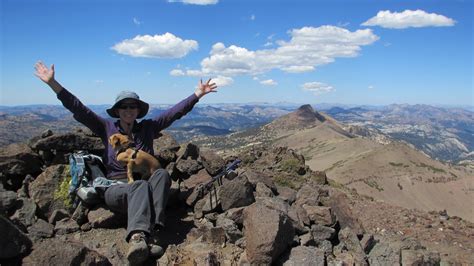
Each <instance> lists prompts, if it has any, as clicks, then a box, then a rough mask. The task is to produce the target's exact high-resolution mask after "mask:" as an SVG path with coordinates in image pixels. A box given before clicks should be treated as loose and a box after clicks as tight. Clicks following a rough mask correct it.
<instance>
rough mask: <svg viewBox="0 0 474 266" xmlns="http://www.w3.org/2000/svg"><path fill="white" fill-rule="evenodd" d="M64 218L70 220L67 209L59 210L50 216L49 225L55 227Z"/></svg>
mask: <svg viewBox="0 0 474 266" xmlns="http://www.w3.org/2000/svg"><path fill="white" fill-rule="evenodd" d="M64 218H69V213H68V212H67V211H66V210H65V209H57V210H54V211H53V213H52V214H51V215H50V216H49V219H48V223H50V224H52V225H55V224H56V222H57V221H61V220H62V219H64Z"/></svg>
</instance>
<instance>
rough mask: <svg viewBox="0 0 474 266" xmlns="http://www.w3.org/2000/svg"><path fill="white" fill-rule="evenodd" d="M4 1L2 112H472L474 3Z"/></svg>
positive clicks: (380, 1)
mask: <svg viewBox="0 0 474 266" xmlns="http://www.w3.org/2000/svg"><path fill="white" fill-rule="evenodd" d="M182 1H188V0H181V1H173V2H169V1H166V0H138V1H124V0H122V1H112V0H95V1H92V0H84V1H79V0H69V1H60V0H54V1H53V0H45V1H39V0H37V1H34V0H29V1H28V0H2V1H1V2H0V9H1V15H0V16H1V37H0V38H1V69H0V71H1V90H0V105H25V104H58V103H59V102H58V100H57V99H56V97H55V95H54V93H53V92H52V91H51V90H50V89H49V88H48V87H47V86H46V85H45V84H44V83H42V82H41V81H40V80H38V79H37V78H36V77H35V76H34V75H33V72H34V68H33V66H34V64H35V62H36V61H37V60H42V61H43V62H45V64H47V65H48V66H49V65H50V64H53V63H54V64H55V67H56V79H57V80H58V81H59V82H60V83H61V84H62V85H63V86H64V87H66V88H67V89H69V90H70V91H72V92H73V93H74V94H75V95H77V96H78V97H79V98H80V99H81V100H82V101H83V102H84V103H86V104H109V103H112V102H113V100H114V98H115V96H116V95H117V93H118V92H120V91H121V90H133V91H136V92H137V93H138V94H139V95H140V96H141V98H142V99H144V100H145V101H148V102H150V103H155V104H159V103H174V102H177V101H179V100H180V99H182V98H184V97H186V96H188V95H190V94H191V93H192V92H193V91H194V88H195V86H196V85H197V82H198V80H199V78H201V77H202V78H203V79H207V78H209V77H214V78H217V81H218V84H220V85H221V86H220V88H219V92H218V93H215V94H212V95H209V96H206V97H205V98H204V99H203V100H202V102H204V103H225V102H233V103H245V102H271V103H274V102H293V103H309V104H318V103H341V104H372V105H383V104H391V103H408V104H417V103H423V104H445V105H471V106H472V105H474V104H473V102H474V99H473V82H472V79H473V76H474V75H473V48H472V47H473V43H472V35H473V27H472V26H473V25H472V17H473V4H472V1H467V0H466V1H456V0H454V1H453V0H450V1H447V0H446V1H427V0H423V1H383V0H374V1H369V0H364V1H360V0H354V1H342V0H335V1H334V0H332V1H329V0H327V1H310V0H304V1H301V0H276V1H270V0H255V1H250V0H244V1H237V0H192V2H193V3H183V2H182Z"/></svg>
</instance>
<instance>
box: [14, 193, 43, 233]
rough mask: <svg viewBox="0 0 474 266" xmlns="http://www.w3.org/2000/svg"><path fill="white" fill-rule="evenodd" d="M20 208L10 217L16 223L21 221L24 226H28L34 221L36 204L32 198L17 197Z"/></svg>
mask: <svg viewBox="0 0 474 266" xmlns="http://www.w3.org/2000/svg"><path fill="white" fill-rule="evenodd" d="M19 206H20V208H19V209H17V210H16V212H15V213H14V214H13V216H12V217H11V219H12V221H15V223H17V224H18V222H19V223H21V224H23V225H24V226H25V227H28V226H30V225H32V224H34V223H35V221H36V210H37V207H36V204H35V202H34V201H33V200H32V199H27V198H20V199H19Z"/></svg>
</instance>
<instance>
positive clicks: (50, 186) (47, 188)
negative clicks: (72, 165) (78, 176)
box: [30, 165, 69, 217]
mask: <svg viewBox="0 0 474 266" xmlns="http://www.w3.org/2000/svg"><path fill="white" fill-rule="evenodd" d="M68 175H69V173H68V170H67V167H66V165H53V166H50V167H48V168H46V169H45V170H44V172H43V173H41V174H40V175H39V176H38V177H37V178H36V179H35V181H33V182H32V183H31V186H30V190H31V191H30V192H31V198H32V199H34V201H35V202H36V204H37V205H38V208H39V210H40V212H41V215H42V216H43V217H49V216H50V215H51V214H52V213H53V211H54V210H56V209H67V206H66V200H67V191H66V193H63V194H62V195H64V197H66V198H60V197H59V198H58V197H55V195H58V193H57V191H59V186H60V184H61V182H67V181H65V178H66V177H67V176H68ZM55 192H56V193H55Z"/></svg>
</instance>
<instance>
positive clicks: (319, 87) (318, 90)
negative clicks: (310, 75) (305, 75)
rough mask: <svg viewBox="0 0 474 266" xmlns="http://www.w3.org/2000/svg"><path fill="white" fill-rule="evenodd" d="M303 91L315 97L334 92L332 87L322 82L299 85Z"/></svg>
mask: <svg viewBox="0 0 474 266" xmlns="http://www.w3.org/2000/svg"><path fill="white" fill-rule="evenodd" d="M301 87H302V88H303V90H305V91H310V92H312V93H314V94H315V95H321V94H323V93H328V92H332V91H334V87H333V86H331V85H328V84H326V83H322V82H316V81H315V82H307V83H304V84H303V85H301Z"/></svg>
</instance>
